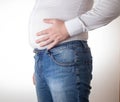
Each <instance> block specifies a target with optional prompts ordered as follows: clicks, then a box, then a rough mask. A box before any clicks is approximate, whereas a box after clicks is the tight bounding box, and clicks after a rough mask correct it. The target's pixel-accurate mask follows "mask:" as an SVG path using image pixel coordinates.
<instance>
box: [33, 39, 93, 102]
mask: <svg viewBox="0 0 120 102" xmlns="http://www.w3.org/2000/svg"><path fill="white" fill-rule="evenodd" d="M34 52H35V53H36V54H35V56H34V58H35V74H34V75H35V82H36V85H35V86H36V93H37V98H38V102H89V94H90V89H91V86H90V82H91V79H92V57H91V52H90V49H89V47H88V45H87V41H79V40H76V41H70V42H65V43H62V44H59V45H57V46H55V47H54V48H52V49H50V50H46V49H45V50H38V49H35V50H34Z"/></svg>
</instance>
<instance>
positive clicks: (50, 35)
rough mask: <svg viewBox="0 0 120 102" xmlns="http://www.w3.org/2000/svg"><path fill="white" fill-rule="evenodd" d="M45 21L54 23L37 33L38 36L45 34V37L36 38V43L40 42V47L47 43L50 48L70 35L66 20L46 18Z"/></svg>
mask: <svg viewBox="0 0 120 102" xmlns="http://www.w3.org/2000/svg"><path fill="white" fill-rule="evenodd" d="M44 22H45V23H48V24H52V26H51V27H50V28H48V29H45V30H43V31H40V32H38V33H37V34H36V35H37V36H41V35H45V36H44V37H42V38H39V39H37V40H36V43H37V44H39V45H40V47H43V46H46V45H47V49H48V50H49V49H51V48H53V47H54V46H55V45H57V44H58V43H60V42H61V41H64V40H66V39H68V38H69V37H70V36H69V34H68V32H67V29H66V27H65V24H64V21H62V20H58V19H44Z"/></svg>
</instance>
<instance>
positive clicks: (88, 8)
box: [29, 0, 120, 49]
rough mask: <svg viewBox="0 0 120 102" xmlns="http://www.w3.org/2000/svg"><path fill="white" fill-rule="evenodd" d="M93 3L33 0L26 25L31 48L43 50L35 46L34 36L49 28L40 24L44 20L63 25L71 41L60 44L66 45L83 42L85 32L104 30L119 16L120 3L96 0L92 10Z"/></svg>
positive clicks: (90, 1)
mask: <svg viewBox="0 0 120 102" xmlns="http://www.w3.org/2000/svg"><path fill="white" fill-rule="evenodd" d="M93 3H94V2H93V0H49V1H46V0H36V3H35V6H34V9H33V11H32V14H31V16H30V22H29V35H30V44H31V46H32V47H33V48H38V49H45V48H46V46H45V47H40V46H39V44H36V43H35V40H36V39H38V38H39V37H38V36H36V33H37V32H40V31H42V30H44V29H46V28H48V27H50V26H51V25H50V24H46V23H44V22H43V19H45V18H55V19H60V20H63V21H65V26H66V28H67V31H68V33H69V34H70V36H71V37H70V38H69V39H67V40H65V41H63V42H68V41H71V40H85V41H86V40H87V39H88V31H90V30H93V29H96V28H99V27H102V26H105V25H106V24H108V23H110V22H111V21H112V20H114V19H115V18H117V17H118V16H119V15H120V0H100V1H99V3H97V5H96V6H95V7H94V8H93ZM40 37H42V36H40ZM63 42H61V43H63Z"/></svg>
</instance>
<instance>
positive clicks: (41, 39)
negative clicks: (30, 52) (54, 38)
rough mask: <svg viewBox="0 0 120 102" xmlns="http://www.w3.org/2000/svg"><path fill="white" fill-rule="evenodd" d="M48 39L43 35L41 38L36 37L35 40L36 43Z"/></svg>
mask: <svg viewBox="0 0 120 102" xmlns="http://www.w3.org/2000/svg"><path fill="white" fill-rule="evenodd" d="M48 39H49V37H48V36H47V37H46V36H45V37H42V38H40V39H37V40H36V41H35V42H36V43H40V42H43V41H46V40H48Z"/></svg>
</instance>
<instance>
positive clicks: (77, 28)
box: [65, 0, 120, 36]
mask: <svg viewBox="0 0 120 102" xmlns="http://www.w3.org/2000/svg"><path fill="white" fill-rule="evenodd" d="M119 15H120V0H100V1H99V3H98V4H97V5H96V6H95V7H94V8H92V9H91V10H90V11H88V12H86V13H84V14H82V15H80V16H78V17H76V18H73V19H71V20H68V21H65V26H66V29H67V31H68V33H69V34H70V36H74V35H77V34H80V33H83V32H88V31H90V30H93V29H96V28H99V27H102V26H105V25H107V24H109V23H110V22H111V21H112V20H114V19H115V18H117V17H118V16H119Z"/></svg>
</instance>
